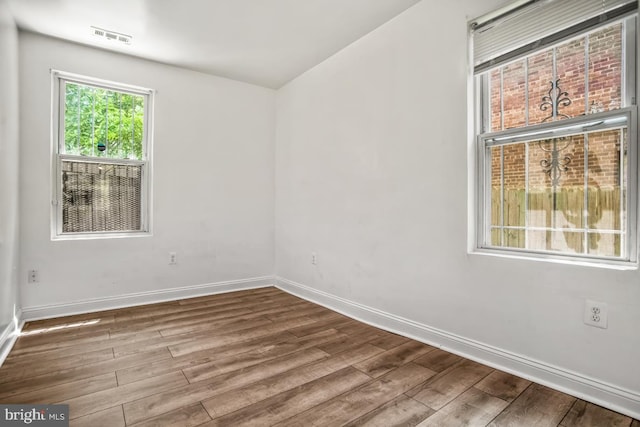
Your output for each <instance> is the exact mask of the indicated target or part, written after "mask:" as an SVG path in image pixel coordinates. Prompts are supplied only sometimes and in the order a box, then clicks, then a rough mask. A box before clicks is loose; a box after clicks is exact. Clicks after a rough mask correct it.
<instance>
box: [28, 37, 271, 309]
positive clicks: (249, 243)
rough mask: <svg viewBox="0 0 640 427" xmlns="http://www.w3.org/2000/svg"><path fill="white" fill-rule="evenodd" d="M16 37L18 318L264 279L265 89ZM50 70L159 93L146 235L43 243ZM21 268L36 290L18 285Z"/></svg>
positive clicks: (267, 249)
mask: <svg viewBox="0 0 640 427" xmlns="http://www.w3.org/2000/svg"><path fill="white" fill-rule="evenodd" d="M19 41H20V43H19V51H20V70H21V74H20V76H21V85H20V91H21V106H20V115H21V129H20V130H21V150H20V156H21V158H20V166H21V175H20V177H21V183H20V194H21V200H20V209H21V210H20V211H21V215H22V218H21V220H22V221H21V224H22V226H21V235H22V248H21V273H24V274H20V278H21V284H22V303H23V306H24V307H25V311H29V309H30V308H33V307H38V306H46V305H56V304H67V303H71V302H76V301H83V300H88V299H96V298H107V297H113V296H120V295H125V294H132V293H138V292H147V291H154V292H156V291H162V290H166V289H169V288H175V287H184V286H195V285H202V284H209V283H218V282H223V281H235V280H242V279H248V278H254V277H262V276H270V275H272V274H273V263H274V261H273V259H274V255H273V251H274V249H273V246H274V243H273V242H274V237H273V236H274V230H273V227H274V219H273V212H274V207H273V204H274V189H273V156H274V131H273V129H274V123H275V122H274V121H275V104H274V101H275V92H274V91H273V90H270V89H265V88H261V87H258V86H253V85H249V84H245V83H239V82H235V81H232V80H228V79H223V78H218V77H213V76H210V75H205V74H201V73H197V72H192V71H187V70H184V69H180V68H176V67H171V66H167V65H161V64H158V63H154V62H149V61H145V60H140V59H135V58H133V57H128V56H124V55H119V54H115V53H111V52H107V51H103V50H98V49H93V48H89V47H83V46H80V45H76V44H70V43H66V42H63V41H60V40H55V39H51V38H47V37H42V36H39V35H35V34H32V33H24V32H20V35H19ZM51 68H53V69H58V70H63V71H68V72H73V73H78V74H83V75H88V76H92V77H97V78H102V79H107V80H113V81H118V82H123V83H128V84H133V85H138V86H143V87H149V88H153V89H156V90H157V94H156V97H155V140H154V159H153V173H154V179H153V187H154V191H153V199H154V206H153V237H141V238H123V239H98V240H83V241H77V240H76V241H51V239H50V230H49V218H50V217H49V215H50V200H51V197H50V180H51V176H50V140H51V138H50V117H51V78H50V72H49V70H50V69H51ZM170 251H175V252H177V256H178V264H177V265H175V266H170V265H168V260H169V257H168V253H169V252H170ZM29 269H37V270H38V271H39V274H40V283H37V284H28V283H25V282H26V271H27V270H29ZM126 303H127V301H126V299H125V300H119V301H118V303H117V304H118V305H121V304H126ZM84 307H85V308H86V306H84ZM79 309H82V308H79ZM73 310H74V309H73V308H70V309H69V310H67V311H73ZM45 314H46V313H45Z"/></svg>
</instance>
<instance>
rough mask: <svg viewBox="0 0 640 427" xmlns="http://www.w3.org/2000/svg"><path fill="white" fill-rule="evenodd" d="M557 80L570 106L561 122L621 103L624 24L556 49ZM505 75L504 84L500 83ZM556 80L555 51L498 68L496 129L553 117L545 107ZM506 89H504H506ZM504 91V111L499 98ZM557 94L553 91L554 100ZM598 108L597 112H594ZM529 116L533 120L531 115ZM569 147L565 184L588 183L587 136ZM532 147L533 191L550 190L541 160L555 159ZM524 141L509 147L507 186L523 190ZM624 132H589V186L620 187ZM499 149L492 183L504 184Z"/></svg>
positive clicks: (493, 112)
mask: <svg viewBox="0 0 640 427" xmlns="http://www.w3.org/2000/svg"><path fill="white" fill-rule="evenodd" d="M587 39H588V57H589V71H588V85H589V93H588V104H589V106H588V108H585V82H586V78H585V74H586V73H585V68H586V67H585V56H586V55H585V50H587V49H585V43H586V42H587ZM555 53H556V78H557V80H558V81H559V83H558V86H559V87H560V89H561V90H562V91H564V92H567V93H568V98H570V99H571V104H570V105H569V106H563V105H560V107H559V108H558V112H557V114H558V118H557V120H561V119H562V118H563V117H564V116H562V115H566V116H569V117H577V116H580V115H584V114H585V113H587V114H588V113H589V112H593V111H606V110H610V109H617V108H620V106H621V105H622V99H621V92H622V91H621V86H622V24H615V25H613V26H610V27H607V28H605V29H602V30H599V31H597V32H594V33H591V34H589V35H587V36H585V37H582V38H580V39H577V40H572V41H569V42H567V43H565V44H562V45H560V46H557V47H556V48H555ZM525 63H526V66H528V97H529V98H528V104H527V101H526V95H525V94H526V91H527V87H526V83H527V79H526V78H525V77H526V76H525V71H527V68H526V66H525ZM501 74H502V85H501V84H500V83H501ZM552 80H553V50H552V49H550V50H547V51H543V52H540V53H537V54H535V55H533V56H531V57H528V58H524V59H522V60H520V61H517V62H514V63H512V64H508V65H506V66H504V67H501V68H497V69H495V70H493V71H492V72H491V75H490V82H491V83H490V85H491V131H498V130H502V129H513V128H518V127H522V126H526V125H527V119H528V124H538V123H542V122H544V121H550V120H553V119H550V118H548V117H549V116H551V115H552V109H551V108H550V107H549V108H548V109H547V110H546V111H544V110H542V109H541V107H540V105H541V104H542V102H543V101H542V99H543V97H544V96H547V95H548V94H549V90H550V89H551V81H552ZM501 89H502V90H501ZM501 92H502V98H503V100H502V103H503V110H502V111H501V108H500V107H501V106H500V104H501V100H500V95H501ZM554 96H555V93H554V92H552V98H553V97H554ZM592 110H593V111H592ZM527 116H528V117H527ZM570 141H571V142H570V143H569V144H568V147H567V148H566V149H565V150H564V151H562V155H563V156H564V155H567V154H568V155H570V156H571V162H570V164H569V165H568V167H569V170H568V171H567V172H564V173H563V176H562V178H561V185H563V186H575V185H578V186H582V185H584V152H585V150H584V137H583V136H582V135H577V136H573V137H570ZM541 144H542V145H543V146H550V143H549V142H547V143H539V142H531V143H529V144H528V145H529V159H528V160H529V188H530V190H534V189H536V188H537V189H544V188H549V186H550V185H551V180H550V178H549V176H548V175H547V174H546V173H545V172H544V171H543V169H542V167H541V166H540V162H541V161H542V160H543V159H545V158H548V157H550V156H549V153H547V152H545V151H544V150H543V149H542V148H541V147H540V145H541ZM524 145H525V144H524V143H522V144H516V145H511V146H505V147H504V184H505V188H524V179H525V164H524V157H525V148H524ZM619 145H620V132H614V131H612V132H608V133H602V132H600V133H597V134H596V133H592V134H589V140H588V151H589V178H588V182H589V185H597V186H600V187H605V188H614V187H617V186H618V182H619V173H620V168H619V164H620V152H619ZM499 151H500V150H499V149H498V150H494V153H493V155H492V171H493V173H492V184H493V185H500V182H501V175H500V157H499Z"/></svg>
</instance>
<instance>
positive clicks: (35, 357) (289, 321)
mask: <svg viewBox="0 0 640 427" xmlns="http://www.w3.org/2000/svg"><path fill="white" fill-rule="evenodd" d="M0 403H44V404H51V403H66V404H69V405H70V417H71V425H72V426H92V427H100V426H105V427H118V426H125V425H126V426H133V425H135V426H172V427H174V426H242V425H256V426H269V425H279V426H315V425H318V426H334V425H335V426H341V425H348V426H385V427H386V426H415V425H420V426H459V425H473V426H485V425H491V426H563V427H572V426H624V427H640V423H639V422H638V421H637V420H632V419H631V418H629V417H626V416H623V415H621V414H618V413H615V412H612V411H609V410H606V409H604V408H601V407H598V406H596V405H593V404H590V403H587V402H584V401H582V400H579V399H576V398H574V397H571V396H569V395H566V394H564V393H560V392H558V391H554V390H552V389H549V388H547V387H544V386H541V385H538V384H535V383H531V382H529V381H527V380H524V379H522V378H518V377H515V376H513V375H509V374H507V373H504V372H501V371H498V370H495V369H492V368H489V367H487V366H484V365H481V364H478V363H475V362H473V361H470V360H467V359H464V358H462V357H459V356H456V355H453V354H450V353H447V352H445V351H443V350H440V349H437V348H434V347H431V346H429V345H425V344H422V343H419V342H417V341H413V340H410V339H407V338H404V337H401V336H398V335H394V334H391V333H389V332H385V331H382V330H380V329H376V328H374V327H371V326H368V325H365V324H363V323H360V322H357V321H355V320H352V319H349V318H347V317H345V316H342V315H340V314H337V313H335V312H332V311H330V310H328V309H325V308H323V307H320V306H317V305H315V304H312V303H310V302H307V301H304V300H302V299H299V298H296V297H294V296H292V295H289V294H287V293H284V292H282V291H280V290H278V289H276V288H262V289H257V290H249V291H240V292H233V293H227V294H222V295H214V296H207V297H201V298H194V299H188V300H181V301H173V302H166V303H161V304H154V305H147V306H140V307H134V308H126V309H120V310H111V311H104V312H100V313H93V314H83V315H78V316H71V317H65V318H58V319H51V320H44V321H38V322H31V323H28V324H27V325H26V326H25V328H24V330H23V335H22V336H21V337H20V338H19V339H18V341H17V343H16V345H15V347H14V349H13V350H12V351H11V353H10V355H9V357H8V358H7V360H6V362H5V363H4V365H3V366H2V367H1V368H0Z"/></svg>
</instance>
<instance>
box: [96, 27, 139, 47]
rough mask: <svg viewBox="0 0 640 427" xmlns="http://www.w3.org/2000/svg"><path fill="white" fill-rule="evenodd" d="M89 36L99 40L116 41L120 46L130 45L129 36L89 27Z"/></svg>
mask: <svg viewBox="0 0 640 427" xmlns="http://www.w3.org/2000/svg"><path fill="white" fill-rule="evenodd" d="M91 34H92V35H93V36H95V37H100V38H101V39H105V40H109V41H116V42H120V43H122V44H131V36H128V35H126V34H121V33H116V32H115V31H109V30H105V29H102V28H98V27H91Z"/></svg>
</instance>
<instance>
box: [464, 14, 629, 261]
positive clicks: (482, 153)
mask: <svg viewBox="0 0 640 427" xmlns="http://www.w3.org/2000/svg"><path fill="white" fill-rule="evenodd" d="M624 19H630V20H633V22H634V24H635V25H627V26H626V27H627V30H626V33H625V34H624V40H625V42H624V44H623V46H625V48H624V51H623V53H624V66H623V67H624V73H625V76H626V79H625V81H624V82H623V92H622V94H621V96H622V97H623V99H624V100H625V103H626V107H624V108H621V109H618V110H612V111H606V112H602V113H596V114H589V115H586V116H579V117H575V118H571V119H565V120H561V121H555V122H548V123H542V124H537V125H529V126H525V127H521V128H516V129H508V130H504V131H497V132H484V129H487V128H488V120H489V118H488V117H486V114H484V113H486V112H488V111H489V109H488V102H489V101H488V95H489V94H488V93H486V88H487V87H488V85H487V84H486V79H487V78H488V72H485V73H483V74H479V75H474V71H473V67H470V68H471V69H470V71H469V72H470V82H471V93H472V95H471V98H470V102H471V108H472V111H474V114H473V115H472V118H473V119H472V120H473V126H472V128H473V138H471V141H472V142H470V143H472V144H473V146H474V147H473V149H472V150H470V155H471V156H473V158H475V160H473V161H472V164H473V166H474V169H475V172H474V175H473V176H474V178H473V180H474V186H475V188H474V190H473V192H474V194H473V197H472V199H473V200H474V201H475V202H474V207H473V208H472V209H471V210H470V212H471V214H472V215H473V216H475V220H473V221H471V222H470V224H472V225H473V226H472V228H470V230H471V232H472V236H471V237H470V239H471V241H473V243H474V244H473V246H472V250H471V252H472V253H479V254H486V255H495V256H502V257H512V258H519V259H529V260H541V261H551V262H560V263H569V264H575V265H587V266H596V267H606V268H616V269H637V268H638V240H639V239H638V230H639V229H640V226H639V224H638V220H639V218H638V212H639V211H640V208H639V206H638V203H639V202H640V197H639V196H638V189H639V188H640V185H639V179H640V174H639V170H638V164H639V159H638V156H639V154H640V153H639V151H640V150H639V149H638V112H637V110H638V106H637V103H636V97H637V89H636V81H640V80H638V75H639V74H638V73H639V71H640V70H639V69H638V68H640V67H637V62H638V56H637V53H636V36H637V35H638V34H640V33H639V32H638V22H639V21H640V19H639V18H638V14H633V15H632V17H631V18H624ZM621 20H623V19H621ZM614 22H615V21H614ZM627 22H629V21H627ZM611 24H613V22H608V23H604V24H603V26H601V27H599V28H603V27H604V26H606V25H611ZM629 27H631V28H629ZM591 31H593V30H590V31H588V32H591ZM585 33H587V32H585ZM585 33H582V34H579V33H576V34H573V35H571V36H570V37H569V38H566V39H564V40H561V41H558V42H557V44H562V43H565V42H566V41H567V40H570V39H573V38H576V37H580V36H581V35H582V36H584V34H585ZM630 33H631V34H632V35H631V36H630ZM469 34H470V46H471V48H470V52H469V60H470V61H472V58H473V53H472V52H473V43H472V41H471V40H472V36H471V34H472V31H471V30H470V33H469ZM549 47H551V46H545V49H546V48H549ZM541 50H542V49H541ZM529 54H531V53H529ZM529 54H528V55H529ZM528 55H527V56H528ZM519 59H520V58H519ZM503 65H505V64H500V65H499V66H503ZM482 79H485V81H484V83H483V81H482ZM622 119H624V120H625V121H626V126H625V127H626V128H627V143H628V147H627V150H628V151H627V178H626V179H627V181H626V184H627V189H626V194H627V201H626V203H627V206H626V214H627V215H626V222H625V225H624V230H623V231H622V233H621V236H622V237H623V241H624V248H623V250H624V251H625V256H624V257H603V256H595V255H588V254H573V253H558V252H548V251H537V250H533V249H521V248H510V247H502V246H493V245H491V240H490V239H491V233H490V228H491V182H490V180H491V157H490V156H489V155H487V151H488V150H487V148H488V147H490V146H495V145H500V144H508V143H515V142H527V141H535V140H540V139H544V138H545V137H546V138H549V135H553V136H556V137H560V136H562V135H571V134H577V133H580V132H582V131H584V132H592V131H595V130H607V129H615V128H616V126H615V124H612V123H611V122H612V121H616V120H622ZM606 122H608V124H606ZM474 229H475V231H474Z"/></svg>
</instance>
